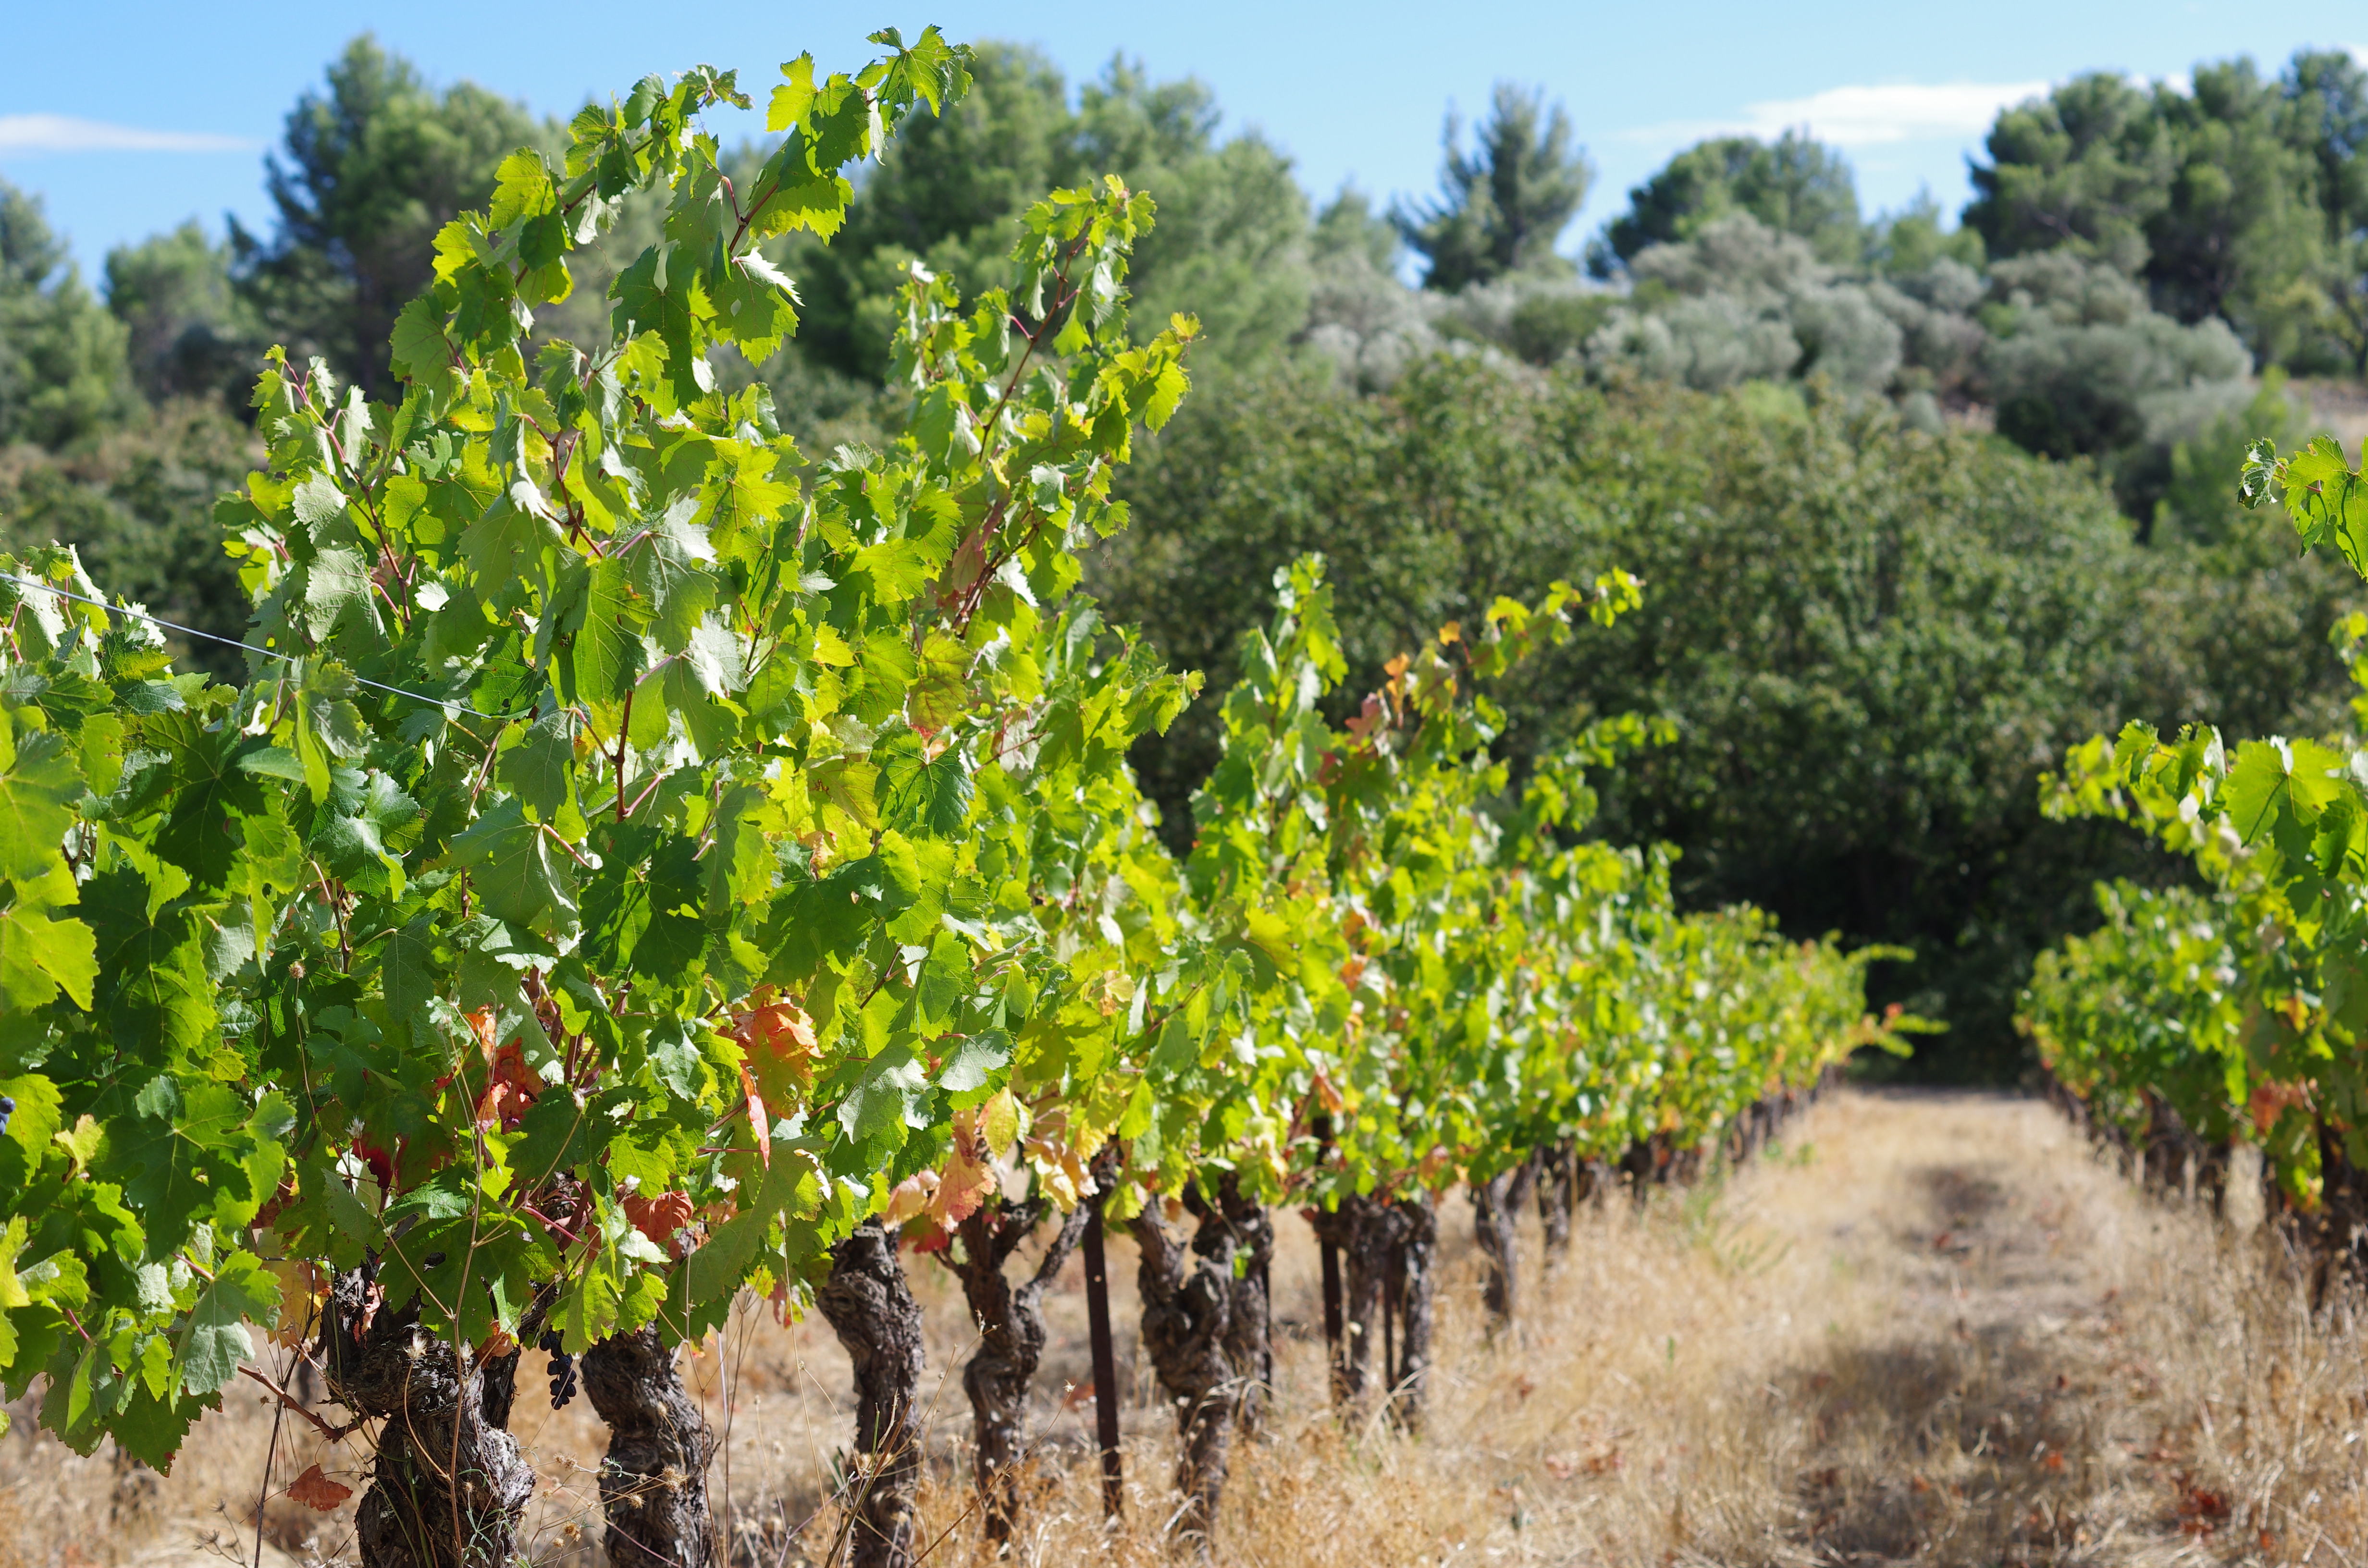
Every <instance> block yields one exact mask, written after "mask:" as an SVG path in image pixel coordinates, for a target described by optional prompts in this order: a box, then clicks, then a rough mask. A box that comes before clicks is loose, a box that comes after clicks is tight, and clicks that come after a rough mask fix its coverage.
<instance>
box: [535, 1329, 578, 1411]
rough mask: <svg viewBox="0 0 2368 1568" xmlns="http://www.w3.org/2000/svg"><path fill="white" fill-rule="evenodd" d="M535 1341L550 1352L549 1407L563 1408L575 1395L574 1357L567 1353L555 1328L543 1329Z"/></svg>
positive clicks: (564, 1343) (564, 1344) (554, 1408)
mask: <svg viewBox="0 0 2368 1568" xmlns="http://www.w3.org/2000/svg"><path fill="white" fill-rule="evenodd" d="M536 1343H537V1345H538V1346H540V1347H541V1348H542V1349H544V1350H547V1351H549V1352H551V1367H550V1372H551V1408H552V1409H553V1410H560V1409H564V1408H565V1406H566V1404H567V1402H568V1401H569V1400H571V1399H574V1398H575V1357H573V1356H570V1355H569V1354H568V1353H567V1351H566V1348H565V1346H566V1342H565V1341H564V1340H563V1339H561V1338H560V1337H559V1331H558V1330H557V1329H555V1328H547V1329H544V1330H543V1331H542V1338H541V1339H540V1340H538V1341H537V1342H536Z"/></svg>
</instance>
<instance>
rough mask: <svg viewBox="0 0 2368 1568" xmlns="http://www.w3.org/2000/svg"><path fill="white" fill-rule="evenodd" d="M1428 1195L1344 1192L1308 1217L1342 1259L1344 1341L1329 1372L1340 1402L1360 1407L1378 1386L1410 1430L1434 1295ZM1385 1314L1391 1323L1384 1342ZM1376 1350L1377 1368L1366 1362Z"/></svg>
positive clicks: (1433, 1224)
mask: <svg viewBox="0 0 2368 1568" xmlns="http://www.w3.org/2000/svg"><path fill="white" fill-rule="evenodd" d="M1435 1204H1436V1200H1435V1199H1433V1198H1432V1197H1431V1195H1430V1194H1429V1193H1423V1194H1421V1195H1419V1196H1418V1197H1416V1198H1411V1199H1384V1198H1373V1197H1369V1196H1362V1195H1356V1194H1352V1195H1350V1196H1349V1197H1347V1198H1344V1199H1341V1200H1340V1204H1339V1207H1338V1209H1336V1210H1331V1211H1329V1212H1326V1211H1322V1210H1319V1211H1318V1212H1317V1213H1316V1214H1315V1216H1314V1221H1315V1226H1316V1232H1317V1234H1318V1235H1321V1236H1326V1237H1328V1238H1329V1239H1330V1240H1331V1241H1332V1243H1333V1244H1334V1245H1336V1246H1338V1248H1339V1249H1340V1252H1341V1254H1342V1256H1344V1257H1345V1258H1346V1259H1347V1263H1348V1268H1347V1273H1348V1291H1347V1294H1348V1301H1347V1311H1346V1314H1345V1315H1346V1317H1347V1320H1348V1321H1347V1324H1346V1325H1345V1327H1346V1329H1347V1333H1346V1334H1345V1335H1344V1336H1343V1337H1344V1339H1345V1341H1346V1343H1345V1344H1344V1345H1343V1346H1342V1347H1341V1352H1340V1357H1339V1364H1338V1368H1337V1369H1336V1378H1335V1381H1336V1385H1337V1387H1338V1390H1339V1392H1340V1401H1341V1403H1342V1404H1343V1405H1344V1406H1345V1407H1347V1408H1349V1409H1350V1410H1358V1409H1361V1408H1363V1407H1365V1406H1366V1405H1367V1404H1368V1403H1370V1402H1371V1400H1372V1397H1373V1395H1374V1392H1376V1391H1377V1390H1378V1392H1380V1394H1381V1396H1382V1397H1383V1399H1385V1400H1386V1402H1387V1409H1388V1412H1389V1415H1390V1417H1391V1419H1392V1420H1394V1421H1395V1422H1396V1423H1397V1424H1398V1425H1400V1426H1405V1427H1406V1428H1408V1429H1409V1430H1411V1429H1412V1428H1414V1427H1416V1426H1419V1425H1420V1424H1421V1420H1422V1403H1423V1394H1424V1392H1425V1389H1426V1386H1427V1384H1428V1382H1429V1376H1430V1341H1431V1324H1432V1321H1433V1316H1434V1307H1435V1303H1436V1301H1437V1298H1438V1292H1439V1210H1438V1209H1437V1207H1436V1206H1435ZM1385 1319H1391V1320H1395V1322H1396V1324H1398V1327H1399V1331H1400V1332H1399V1334H1398V1335H1397V1336H1396V1337H1397V1339H1398V1343H1397V1344H1396V1345H1395V1346H1394V1347H1392V1346H1385V1344H1384V1339H1383V1324H1384V1321H1385ZM1377 1351H1378V1352H1380V1353H1381V1357H1380V1362H1381V1364H1380V1366H1379V1367H1378V1368H1376V1366H1375V1365H1374V1359H1375V1353H1376V1352H1377Z"/></svg>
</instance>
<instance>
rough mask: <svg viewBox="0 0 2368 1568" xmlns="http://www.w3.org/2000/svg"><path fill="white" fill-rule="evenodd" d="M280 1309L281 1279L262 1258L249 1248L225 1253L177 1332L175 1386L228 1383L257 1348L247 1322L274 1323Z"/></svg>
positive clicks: (207, 1387) (205, 1389) (194, 1390)
mask: <svg viewBox="0 0 2368 1568" xmlns="http://www.w3.org/2000/svg"><path fill="white" fill-rule="evenodd" d="M278 1318H279V1281H278V1280H277V1279H275V1278H272V1277H271V1274H270V1272H269V1271H268V1269H266V1268H265V1267H263V1264H262V1261H261V1260H260V1259H258V1258H257V1257H256V1256H255V1255H254V1254H252V1253H249V1252H233V1253H232V1254H230V1255H229V1256H227V1257H224V1258H223V1259H222V1262H221V1264H220V1266H219V1267H217V1268H216V1269H215V1270H214V1277H213V1278H211V1280H209V1281H207V1283H206V1288H205V1290H204V1291H203V1292H202V1293H201V1294H199V1297H198V1301H197V1304H196V1305H195V1306H193V1307H191V1308H190V1309H189V1316H188V1321H187V1322H186V1323H184V1324H182V1325H181V1329H180V1332H179V1333H177V1334H176V1335H174V1336H173V1369H172V1386H173V1387H174V1388H175V1389H176V1390H178V1391H179V1392H182V1393H185V1394H201V1395H202V1394H209V1393H212V1392H216V1391H217V1390H219V1389H221V1388H222V1387H223V1386H224V1385H225V1384H227V1383H228V1382H229V1381H231V1380H232V1379H233V1378H234V1377H236V1376H238V1364H239V1362H240V1361H241V1360H243V1359H245V1358H246V1357H248V1356H251V1355H253V1354H254V1353H255V1342H254V1341H253V1340H251V1339H249V1338H248V1337H247V1334H246V1324H248V1323H249V1322H255V1323H267V1324H268V1323H273V1322H276V1321H277V1320H278Z"/></svg>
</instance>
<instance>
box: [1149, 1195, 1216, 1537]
mask: <svg viewBox="0 0 2368 1568" xmlns="http://www.w3.org/2000/svg"><path fill="white" fill-rule="evenodd" d="M1128 1228H1129V1229H1130V1230H1131V1231H1133V1233H1134V1240H1135V1245H1136V1247H1137V1248H1138V1249H1139V1250H1140V1252H1141V1254H1142V1262H1141V1265H1140V1267H1138V1268H1137V1270H1136V1276H1135V1278H1136V1289H1137V1290H1138V1292H1139V1293H1140V1294H1141V1296H1142V1298H1143V1349H1144V1354H1145V1355H1147V1356H1149V1357H1150V1358H1151V1364H1152V1367H1153V1369H1155V1370H1156V1372H1157V1373H1158V1375H1159V1386H1160V1387H1161V1388H1162V1389H1163V1390H1165V1391H1166V1392H1167V1397H1168V1398H1169V1399H1170V1400H1172V1401H1174V1402H1175V1406H1176V1424H1177V1427H1178V1431H1179V1432H1180V1433H1181V1435H1182V1437H1183V1439H1184V1441H1183V1453H1182V1455H1181V1457H1180V1458H1179V1459H1178V1460H1177V1465H1176V1487H1177V1490H1178V1491H1179V1492H1181V1493H1182V1494H1184V1506H1183V1507H1182V1508H1181V1509H1179V1510H1178V1514H1177V1517H1176V1529H1177V1533H1178V1534H1179V1535H1181V1536H1183V1537H1185V1538H1186V1539H1188V1540H1195V1541H1197V1542H1198V1543H1199V1544H1200V1546H1201V1550H1202V1551H1203V1552H1205V1551H1207V1550H1208V1547H1209V1544H1210V1542H1211V1541H1212V1540H1213V1538H1214V1535H1215V1530H1216V1523H1217V1499H1218V1497H1219V1495H1220V1494H1222V1493H1223V1492H1224V1487H1225V1468H1226V1461H1227V1456H1228V1452H1229V1450H1230V1449H1231V1447H1232V1441H1233V1426H1234V1422H1233V1415H1234V1403H1235V1399H1236V1398H1237V1397H1238V1394H1237V1392H1236V1381H1235V1376H1234V1369H1233V1366H1232V1364H1231V1363H1230V1362H1229V1361H1228V1360H1227V1358H1226V1354H1225V1341H1226V1331H1227V1329H1228V1327H1229V1326H1230V1324H1231V1322H1232V1318H1233V1305H1234V1290H1233V1287H1234V1245H1233V1238H1232V1234H1231V1233H1230V1232H1229V1231H1228V1230H1227V1229H1226V1227H1225V1226H1224V1222H1223V1221H1221V1220H1218V1219H1216V1218H1214V1217H1213V1215H1212V1217H1211V1218H1209V1219H1204V1220H1202V1221H1201V1234H1200V1236H1199V1237H1197V1238H1196V1244H1194V1245H1191V1246H1187V1245H1186V1244H1184V1242H1183V1240H1182V1238H1181V1237H1179V1236H1178V1235H1177V1234H1175V1233H1171V1232H1170V1231H1169V1230H1168V1229H1167V1226H1166V1225H1165V1224H1163V1223H1162V1222H1161V1221H1160V1219H1159V1215H1158V1212H1157V1210H1156V1209H1145V1210H1144V1211H1143V1212H1142V1213H1140V1214H1138V1215H1136V1216H1135V1217H1134V1218H1133V1220H1132V1221H1128ZM1201 1242H1206V1243H1207V1245H1205V1246H1202V1245H1200V1244H1199V1243H1201ZM1195 1253H1198V1254H1199V1255H1200V1256H1201V1261H1200V1262H1199V1263H1198V1264H1197V1265H1195V1264H1193V1263H1192V1262H1191V1258H1192V1256H1193V1255H1194V1254H1195Z"/></svg>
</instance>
